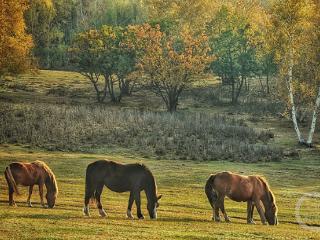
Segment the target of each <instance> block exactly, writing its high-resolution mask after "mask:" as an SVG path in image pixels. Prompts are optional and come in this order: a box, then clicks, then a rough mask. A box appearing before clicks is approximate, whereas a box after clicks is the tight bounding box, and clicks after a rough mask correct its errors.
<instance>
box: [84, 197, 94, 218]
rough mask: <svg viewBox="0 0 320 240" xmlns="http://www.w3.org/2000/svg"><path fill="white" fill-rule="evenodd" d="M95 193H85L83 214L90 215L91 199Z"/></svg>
mask: <svg viewBox="0 0 320 240" xmlns="http://www.w3.org/2000/svg"><path fill="white" fill-rule="evenodd" d="M92 195H93V194H89V193H88V194H87V193H86V195H85V197H84V208H83V214H84V215H85V216H87V217H90V210H89V201H90V198H91V196H92Z"/></svg>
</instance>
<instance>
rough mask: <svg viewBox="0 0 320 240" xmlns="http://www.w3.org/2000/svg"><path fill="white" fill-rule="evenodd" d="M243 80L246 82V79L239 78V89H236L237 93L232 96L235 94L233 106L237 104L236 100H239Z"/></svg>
mask: <svg viewBox="0 0 320 240" xmlns="http://www.w3.org/2000/svg"><path fill="white" fill-rule="evenodd" d="M245 80H246V78H245V77H243V76H241V82H240V85H239V87H238V89H237V92H236V93H234V94H235V96H234V102H233V103H234V104H237V103H238V99H239V97H240V93H241V90H242V86H243V83H244V82H245Z"/></svg>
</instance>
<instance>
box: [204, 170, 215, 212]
mask: <svg viewBox="0 0 320 240" xmlns="http://www.w3.org/2000/svg"><path fill="white" fill-rule="evenodd" d="M215 178H216V175H211V176H210V177H209V179H208V180H207V183H206V186H205V193H206V195H207V198H208V200H209V203H210V205H211V206H212V208H213V207H214V203H215V202H216V201H217V199H218V195H217V193H216V191H215V190H214V179H215Z"/></svg>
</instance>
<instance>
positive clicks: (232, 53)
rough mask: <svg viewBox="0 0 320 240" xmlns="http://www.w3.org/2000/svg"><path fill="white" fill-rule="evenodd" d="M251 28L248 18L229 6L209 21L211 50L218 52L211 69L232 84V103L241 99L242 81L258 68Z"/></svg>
mask: <svg viewBox="0 0 320 240" xmlns="http://www.w3.org/2000/svg"><path fill="white" fill-rule="evenodd" d="M251 31H252V28H251V25H250V23H249V22H248V21H247V19H245V18H243V17H242V16H240V15H238V14H237V13H236V12H235V11H234V10H232V9H229V8H228V7H226V6H223V7H221V9H220V11H219V12H218V13H217V15H216V16H215V17H214V18H213V19H212V21H211V22H209V23H208V25H207V33H208V35H209V42H210V46H211V48H212V51H211V53H212V54H213V55H214V56H215V59H214V61H213V62H212V63H211V69H212V71H213V72H214V73H215V74H217V75H218V76H219V77H220V78H221V80H222V83H223V84H226V85H230V86H231V102H232V103H233V104H236V103H238V98H239V96H240V94H241V91H242V89H243V85H244V84H245V82H246V81H247V79H248V77H250V76H251V75H253V74H254V72H255V70H256V68H257V62H256V51H255V47H254V46H253V44H252V43H251V40H250V34H251Z"/></svg>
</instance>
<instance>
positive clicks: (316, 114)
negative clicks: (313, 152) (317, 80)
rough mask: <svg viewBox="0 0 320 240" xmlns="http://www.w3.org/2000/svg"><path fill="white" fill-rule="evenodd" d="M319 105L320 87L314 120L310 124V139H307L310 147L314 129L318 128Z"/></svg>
mask: <svg viewBox="0 0 320 240" xmlns="http://www.w3.org/2000/svg"><path fill="white" fill-rule="evenodd" d="M319 105H320V87H319V89H318V96H317V99H316V104H315V106H314V110H313V116H312V122H311V126H310V131H309V136H308V140H307V145H308V146H309V147H311V146H312V138H313V134H314V131H315V128H316V122H317V116H318V109H319Z"/></svg>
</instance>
